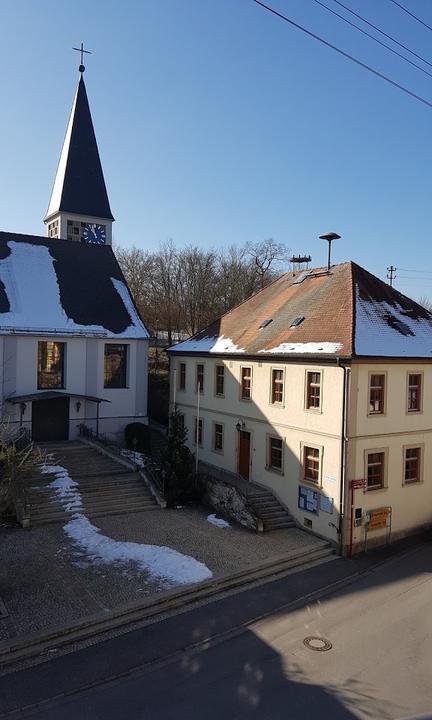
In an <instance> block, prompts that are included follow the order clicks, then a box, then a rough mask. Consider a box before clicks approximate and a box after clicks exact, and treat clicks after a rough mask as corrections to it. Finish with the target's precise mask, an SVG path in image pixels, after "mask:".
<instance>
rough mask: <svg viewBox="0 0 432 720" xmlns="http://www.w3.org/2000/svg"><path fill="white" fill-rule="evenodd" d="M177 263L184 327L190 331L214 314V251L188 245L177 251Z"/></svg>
mask: <svg viewBox="0 0 432 720" xmlns="http://www.w3.org/2000/svg"><path fill="white" fill-rule="evenodd" d="M179 265H180V272H181V284H180V294H181V306H182V310H183V319H184V329H186V330H187V331H188V332H190V333H191V335H194V334H195V333H196V332H198V330H200V328H202V327H204V326H205V325H207V324H208V323H209V322H210V321H211V320H213V319H214V318H215V317H216V315H217V314H218V302H217V301H218V298H217V280H218V273H217V264H216V255H215V253H214V252H213V250H204V249H202V248H197V247H188V248H185V249H184V250H183V251H181V252H180V254H179Z"/></svg>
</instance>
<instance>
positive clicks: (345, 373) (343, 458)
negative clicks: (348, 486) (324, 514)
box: [336, 357, 350, 554]
mask: <svg viewBox="0 0 432 720" xmlns="http://www.w3.org/2000/svg"><path fill="white" fill-rule="evenodd" d="M336 362H337V365H338V367H340V368H341V370H342V372H343V390H342V423H341V455H340V474H339V475H340V489H339V527H338V531H337V532H338V537H339V550H340V553H341V554H342V550H343V520H344V502H345V481H346V456H347V447H348V435H347V426H348V394H349V373H350V368H347V366H346V365H342V364H341V361H340V358H339V357H338V358H337V360H336Z"/></svg>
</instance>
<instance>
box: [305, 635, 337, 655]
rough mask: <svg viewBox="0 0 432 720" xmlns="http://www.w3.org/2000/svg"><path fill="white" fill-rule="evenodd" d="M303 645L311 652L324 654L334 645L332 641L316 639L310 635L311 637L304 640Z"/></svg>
mask: <svg viewBox="0 0 432 720" xmlns="http://www.w3.org/2000/svg"><path fill="white" fill-rule="evenodd" d="M303 644H304V645H306V647H308V648H309V650H317V651H318V652H324V651H325V650H331V649H332V647H333V645H332V644H331V642H330V640H326V639H325V638H322V637H314V636H313V635H310V636H309V637H305V639H304V640H303Z"/></svg>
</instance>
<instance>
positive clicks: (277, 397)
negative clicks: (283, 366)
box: [271, 369, 284, 403]
mask: <svg viewBox="0 0 432 720" xmlns="http://www.w3.org/2000/svg"><path fill="white" fill-rule="evenodd" d="M283 391H284V374H283V370H277V369H274V370H272V387H271V401H272V403H282V402H283Z"/></svg>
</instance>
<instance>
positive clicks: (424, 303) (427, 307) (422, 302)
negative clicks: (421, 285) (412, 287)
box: [417, 295, 432, 313]
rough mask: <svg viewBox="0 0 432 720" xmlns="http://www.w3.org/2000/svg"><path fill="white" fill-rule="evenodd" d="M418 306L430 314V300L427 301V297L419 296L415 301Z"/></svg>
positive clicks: (431, 309) (431, 308)
mask: <svg viewBox="0 0 432 720" xmlns="http://www.w3.org/2000/svg"><path fill="white" fill-rule="evenodd" d="M417 302H418V304H419V305H422V306H423V307H424V308H425V310H427V311H428V312H430V313H432V300H429V298H428V297H427V295H421V296H420V297H419V299H418V300H417Z"/></svg>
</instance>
